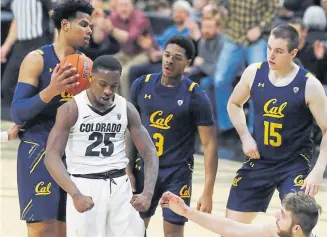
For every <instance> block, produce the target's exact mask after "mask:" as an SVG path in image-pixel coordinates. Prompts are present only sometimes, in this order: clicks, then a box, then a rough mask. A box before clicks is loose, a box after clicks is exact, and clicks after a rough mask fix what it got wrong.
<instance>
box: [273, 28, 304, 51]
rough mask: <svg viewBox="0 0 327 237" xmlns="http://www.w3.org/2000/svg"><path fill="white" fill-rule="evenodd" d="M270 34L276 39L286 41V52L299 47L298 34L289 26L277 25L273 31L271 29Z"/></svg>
mask: <svg viewBox="0 0 327 237" xmlns="http://www.w3.org/2000/svg"><path fill="white" fill-rule="evenodd" d="M270 34H271V35H273V36H275V37H276V38H281V39H286V40H287V41H288V44H287V47H288V52H291V51H292V50H294V49H297V48H298V47H299V42H300V36H299V33H298V32H297V30H296V29H295V28H294V27H293V26H291V25H288V24H284V25H279V26H277V27H276V28H275V29H273V30H272V31H271V33H270Z"/></svg>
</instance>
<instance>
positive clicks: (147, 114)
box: [131, 35, 218, 236]
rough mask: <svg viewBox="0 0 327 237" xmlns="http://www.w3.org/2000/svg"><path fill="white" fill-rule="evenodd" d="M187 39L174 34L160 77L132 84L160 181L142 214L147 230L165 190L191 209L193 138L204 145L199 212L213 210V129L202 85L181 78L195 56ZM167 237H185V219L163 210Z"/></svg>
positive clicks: (139, 167)
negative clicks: (202, 179)
mask: <svg viewBox="0 0 327 237" xmlns="http://www.w3.org/2000/svg"><path fill="white" fill-rule="evenodd" d="M194 52H195V49H194V45H193V42H192V40H191V39H189V38H187V37H184V36H181V35H176V36H173V37H172V38H170V39H169V40H168V42H167V44H166V48H165V51H164V53H163V57H162V71H163V72H162V73H160V74H153V75H147V76H145V77H141V78H139V79H137V80H136V81H135V82H134V83H133V86H132V90H131V99H132V103H133V104H134V105H135V107H136V108H137V109H138V110H139V113H140V114H141V120H142V124H143V125H144V126H145V127H146V129H147V130H148V132H149V134H150V136H151V137H152V140H153V142H154V143H155V146H156V147H157V154H158V156H159V165H160V169H159V177H158V182H157V184H156V188H155V193H154V196H153V199H152V202H151V206H150V209H149V211H147V212H141V216H142V217H143V218H144V221H145V225H146V227H147V226H148V224H149V221H150V217H151V216H152V215H154V212H155V209H156V207H157V205H158V202H159V199H160V197H161V196H162V194H163V193H164V192H165V191H171V192H172V193H175V194H177V195H179V196H180V197H181V198H183V199H184V200H185V202H186V203H187V204H188V205H190V200H191V192H192V171H193V162H194V161H193V154H194V143H195V135H196V133H197V131H199V135H200V138H201V141H202V144H203V146H204V157H205V158H204V159H205V161H204V163H205V185H204V190H203V193H202V196H201V198H200V200H199V202H198V206H197V209H198V210H201V211H204V212H211V210H212V194H213V187H214V183H215V177H216V172H217V164H218V156H217V145H216V129H215V127H214V122H213V114H212V109H211V104H210V102H209V99H208V97H207V96H206V94H205V93H204V91H202V90H201V89H200V87H199V86H198V85H197V84H196V83H194V82H192V81H191V80H190V79H188V78H186V77H184V76H183V72H184V69H185V68H186V66H187V65H188V64H189V63H190V61H191V60H192V58H193V56H194ZM141 157H142V158H143V159H144V157H143V155H142V154H141V156H139V158H137V159H136V164H135V170H134V173H135V179H136V183H137V185H136V188H137V192H140V191H142V189H143V187H142V185H141V184H142V182H143V177H142V176H143V159H141ZM163 217H164V232H165V236H183V232H184V231H183V230H184V224H185V222H186V221H187V219H186V218H185V217H183V216H179V215H177V214H175V213H173V212H172V211H170V210H168V209H164V210H163Z"/></svg>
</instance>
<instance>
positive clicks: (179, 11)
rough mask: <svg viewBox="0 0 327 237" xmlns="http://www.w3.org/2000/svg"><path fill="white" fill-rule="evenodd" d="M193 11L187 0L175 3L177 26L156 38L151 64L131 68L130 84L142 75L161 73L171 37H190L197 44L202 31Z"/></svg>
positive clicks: (174, 15) (174, 18) (174, 10)
mask: <svg viewBox="0 0 327 237" xmlns="http://www.w3.org/2000/svg"><path fill="white" fill-rule="evenodd" d="M191 11H192V8H191V5H190V4H189V2H187V1H185V0H179V1H177V2H175V3H174V5H173V20H174V23H175V25H173V26H171V27H169V28H167V29H166V30H165V31H164V33H163V34H162V35H158V36H156V37H155V43H154V44H153V45H151V48H150V49H149V54H150V59H151V63H150V64H140V65H137V66H134V67H132V68H131V70H130V73H129V81H130V84H131V83H132V82H133V81H134V80H135V79H137V78H139V77H140V76H142V75H145V74H148V73H156V72H160V71H161V57H162V53H163V49H164V48H165V44H166V42H167V41H168V39H169V38H170V37H172V36H174V35H176V34H179V35H184V36H190V37H191V39H192V40H193V41H195V42H197V41H198V40H199V39H200V37H201V31H200V29H199V26H198V24H197V23H196V22H195V21H194V20H193V19H192V18H191V17H190V14H191ZM148 41H149V40H148Z"/></svg>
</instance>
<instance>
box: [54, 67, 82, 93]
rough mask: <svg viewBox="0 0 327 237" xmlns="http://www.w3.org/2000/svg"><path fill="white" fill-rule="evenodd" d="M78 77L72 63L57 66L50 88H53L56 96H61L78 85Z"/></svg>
mask: <svg viewBox="0 0 327 237" xmlns="http://www.w3.org/2000/svg"><path fill="white" fill-rule="evenodd" d="M78 77H79V75H78V74H76V68H73V66H72V65H71V64H70V63H69V64H65V65H62V66H60V65H59V64H57V65H56V67H55V68H54V69H53V72H52V75H51V82H50V85H49V88H51V91H52V92H53V93H54V95H55V96H56V95H59V94H60V93H62V92H63V91H65V90H66V89H67V88H69V87H71V86H74V85H75V84H78V82H76V80H77V78H78Z"/></svg>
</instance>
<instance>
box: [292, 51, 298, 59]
mask: <svg viewBox="0 0 327 237" xmlns="http://www.w3.org/2000/svg"><path fill="white" fill-rule="evenodd" d="M298 51H299V50H298V49H293V50H292V51H291V56H292V58H295V57H296V55H297V52H298Z"/></svg>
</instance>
